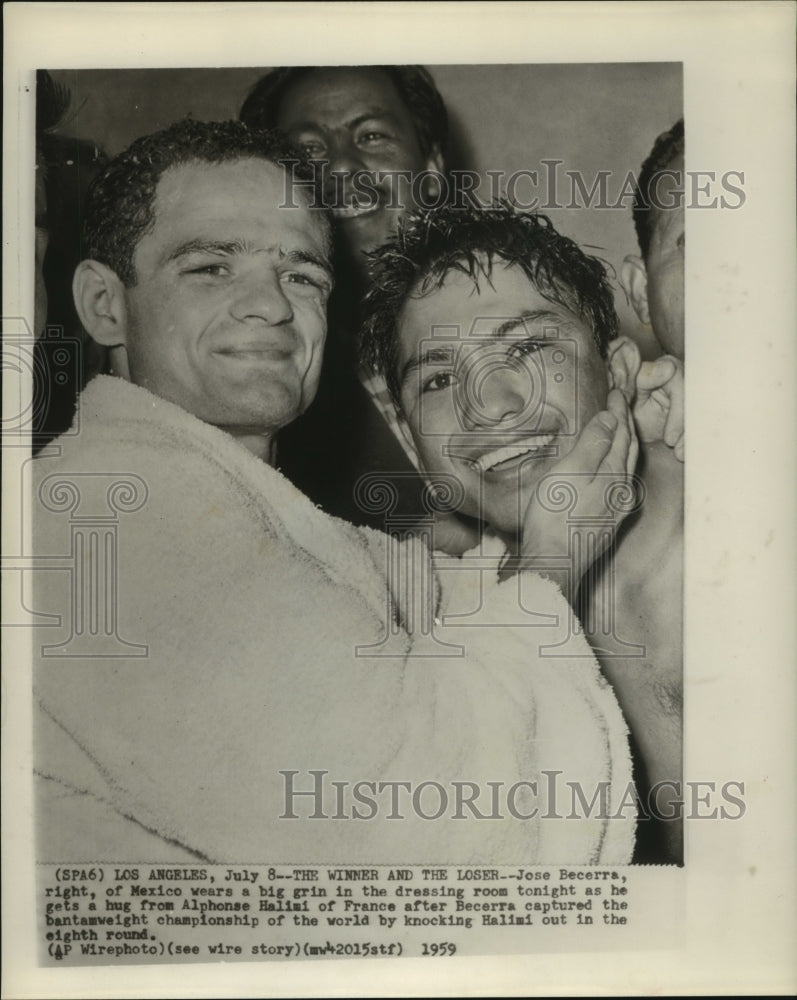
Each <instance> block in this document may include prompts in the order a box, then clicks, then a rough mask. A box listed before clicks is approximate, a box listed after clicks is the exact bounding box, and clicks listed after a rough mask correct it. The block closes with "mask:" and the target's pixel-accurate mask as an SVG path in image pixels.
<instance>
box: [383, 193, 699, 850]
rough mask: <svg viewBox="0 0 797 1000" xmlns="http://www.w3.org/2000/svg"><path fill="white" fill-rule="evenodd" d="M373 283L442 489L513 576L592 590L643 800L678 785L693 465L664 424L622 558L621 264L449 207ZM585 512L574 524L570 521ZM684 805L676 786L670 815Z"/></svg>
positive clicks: (419, 228) (397, 373) (625, 384)
mask: <svg viewBox="0 0 797 1000" xmlns="http://www.w3.org/2000/svg"><path fill="white" fill-rule="evenodd" d="M372 285H373V288H372V291H371V293H370V295H369V299H368V314H367V317H366V326H365V333H364V344H365V351H366V357H367V359H368V361H369V362H370V363H371V364H372V365H373V366H374V367H375V368H376V369H377V370H379V371H381V372H382V373H383V374H384V375H385V377H386V379H387V383H388V386H389V387H390V390H391V392H392V394H393V398H394V400H395V403H396V406H397V408H398V410H399V411H400V413H401V415H402V417H403V419H405V420H406V422H407V424H408V427H409V430H410V432H411V434H412V437H413V440H414V441H415V444H416V447H417V449H418V453H419V454H420V456H421V459H422V462H423V466H424V469H425V471H426V473H427V475H428V476H429V477H430V478H431V479H434V476H435V474H437V473H439V472H446V473H448V474H449V475H451V476H454V477H456V479H457V480H458V482H459V483H460V486H461V491H462V494H463V500H462V502H461V504H460V506H459V511H460V513H461V514H464V515H466V516H467V517H469V518H471V519H474V520H476V521H477V522H478V523H480V524H481V525H482V527H483V529H484V530H485V536H484V538H488V537H490V536H492V537H493V538H497V540H498V541H499V542H500V545H501V546H502V551H503V552H504V553H505V563H504V572H505V571H506V570H507V569H508V568H509V567H511V566H517V565H521V566H522V565H524V564H528V561H529V560H531V562H532V564H533V565H535V566H538V567H540V566H546V565H547V566H548V572H549V573H551V574H552V575H557V574H558V576H559V579H560V580H562V581H563V585H564V581H565V580H566V581H567V584H568V585H569V586H570V587H571V588H572V589H573V590H576V589H578V587H579V584H580V585H581V588H580V600H581V606H582V612H583V615H584V628H585V631H586V633H587V634H588V635H589V637H590V640H591V642H592V645H593V647H594V649H595V651H596V655H597V656H598V658H599V659H600V660H601V663H602V666H603V668H604V672H605V673H606V675H607V676H608V677H609V679H610V680H611V682H612V684H613V685H614V687H615V690H616V692H617V696H618V699H619V700H620V703H621V705H622V707H623V710H624V712H625V714H626V718H627V719H628V721H629V725H630V726H631V730H632V734H633V736H634V737H635V739H636V742H637V746H638V748H639V752H640V773H639V775H638V777H639V787H640V790H641V789H644V788H650V787H655V786H656V785H657V784H659V783H666V782H674V783H675V784H676V785H678V784H679V783H680V780H681V692H682V672H681V664H682V649H681V618H682V614H681V573H682V555H681V552H682V549H681V546H682V533H683V473H682V468H683V467H682V465H681V463H680V462H679V461H678V460H677V459H676V457H675V455H674V453H673V450H672V448H670V447H668V445H667V444H666V443H665V441H664V440H663V438H664V437H665V436H666V432H665V431H664V428H663V424H662V426H661V428H660V430H655V429H654V432H653V433H651V432H650V427H646V434H645V435H644V436H645V437H649V438H650V437H652V438H654V439H656V440H653V441H650V442H648V443H647V444H646V446H645V447H644V448H642V449H641V454H640V457H639V464H638V466H637V465H636V453H635V452H634V451H633V450H632V451H631V453H630V457H629V459H628V461H629V467H630V469H631V471H634V470H635V471H636V474H637V477H638V478H637V483H638V487H637V488H638V491H639V495H638V496H637V498H636V499H635V500H633V501H632V499H631V497H630V495H626V496H625V497H624V498H623V497H620V496H619V495H617V496H616V498H615V502H614V506H613V507H612V510H613V511H614V515H615V517H616V516H617V515H618V514H619V512H620V511H621V510H623V509H624V510H625V511H626V512H631V513H630V516H629V517H628V518H627V520H626V521H625V522H624V524H623V525H622V527H620V529H619V532H618V539H617V548H616V552H615V551H614V539H613V538H612V539H611V540H607V534H606V531H607V527H606V526H607V524H609V523H610V522H611V519H612V516H611V513H610V512H609V511H607V514H606V516H605V517H604V518H601V517H596V516H595V512H594V511H592V512H590V511H589V510H588V501H591V498H592V497H593V495H594V494H595V492H600V491H601V490H604V491H608V492H606V496H607V503H608V502H609V499H608V498H609V497H610V487H611V484H612V480H611V478H608V477H607V475H606V473H607V471H608V473H609V476H611V475H616V474H617V473H618V472H619V470H620V467H621V466H620V465H619V464H617V463H615V462H613V461H612V455H611V452H610V453H609V455H608V456H607V460H606V462H605V463H604V452H603V451H602V445H601V444H600V442H599V441H596V440H595V439H594V437H593V433H594V429H595V420H596V419H604V418H603V417H602V416H601V414H602V413H604V411H606V410H607V409H608V412H609V415H610V419H613V420H614V421H615V425H616V426H618V427H619V428H620V429H622V425H623V419H624V415H623V406H622V404H621V403H620V402H619V401H618V400H617V399H616V397H617V395H618V390H619V391H620V392H622V394H623V395H624V396H625V398H626V399H627V400H628V401H631V400H633V398H634V395H635V394H636V392H637V377H638V375H639V372H640V358H639V352H638V350H637V349H636V348H635V347H634V345H632V344H631V343H630V341H627V340H613V338H614V337H616V334H617V328H618V321H617V316H616V313H615V310H614V303H613V296H612V292H611V290H610V289H609V287H608V284H607V282H606V276H605V271H604V269H603V266H602V265H601V264H600V263H599V262H598V261H597V260H594V259H592V258H589V257H587V256H586V255H585V254H584V253H583V252H582V251H581V250H580V249H579V248H578V246H576V244H575V243H573V242H572V241H571V240H568V239H566V238H565V237H562V236H560V235H559V234H558V233H557V232H556V231H555V230H554V229H553V227H552V226H551V225H550V223H549V222H548V220H547V219H545V218H543V217H539V216H532V215H523V214H521V213H519V212H517V211H515V210H513V209H512V208H511V207H509V206H508V205H499V206H496V207H495V208H493V209H490V210H482V211H476V212H471V211H469V212H465V211H456V210H452V209H446V208H443V209H440V210H438V211H432V212H429V213H425V214H423V215H421V216H420V217H419V218H418V219H416V220H413V221H412V223H411V224H410V225H408V226H407V227H406V229H404V230H402V232H401V233H400V234H399V237H398V240H397V241H394V243H392V244H388V245H386V246H385V247H383V248H382V249H381V250H380V251H378V253H377V254H376V255H375V257H374V262H373V270H372ZM662 364H663V365H665V364H671V365H672V367H673V368H675V363H674V362H668V361H664V362H662ZM642 384H643V385H644V384H645V383H644V380H643V383H642ZM642 395H643V396H645V397H646V399H645V401H644V404H643V406H642V408H640V407H639V406H637V409H636V411H635V412H636V413H638V414H640V419H642V418H643V417H644V418H645V419H644V420H643V423H645V424H646V425H647V417H648V416H649V414H647V413H643V412H642V411H643V410H645V409H650V408H651V407H655V406H656V405H657V403H656V400H655V399H653V394H651V393H649V392H648V391H647V390H643V392H642ZM662 418H663V414H662V415H661V416H660V417H658V418H657V419H659V420H660V419H662ZM655 422H656V421H655V420H654V421H653V423H654V424H655ZM672 443H674V442H672ZM568 504H569V507H570V510H571V514H572V516H571V518H570V520H569V523H565V522H564V521H563V520H562V519H561V518H559V519H557V517H555V516H552V515H554V514H555V512H556V511H561V510H562V509H564V508H566V507H568ZM610 506H611V504H610ZM484 538H483V541H482V545H484V544H485V542H484ZM596 556H602V557H603V558H600V559H598V561H597V562H595V557H596ZM464 559H465V562H467V559H468V556H467V554H466V556H465V557H464ZM563 564H564V569H563V568H562V566H563ZM557 566H558V567H559V569H558V570H557V569H556V567H557ZM587 571H589V572H587ZM642 768H644V772H643V771H642ZM645 772H646V773H645ZM676 798H677V793H676V794H673V789H672V788H671V787H664V785H663V784H662V786H661V794H660V801H659V802H658V803H657V809H658V812H659V815H660V816H661V817H663V818H669V815H670V813H671V812H672V810H673V809H674V807H675V805H674V801H673V800H674V799H676ZM651 829H652V827H651ZM656 834H657V835H658V837H659V839H660V842H659V843H654V844H653V845H652V848H651V852H652V854H653V855H654V856H655V857H657V858H659V859H660V858H662V857H666V858H667V859H668V860H670V861H679V860H681V857H682V854H681V850H682V847H681V828H680V824H678V823H677V822H672V823H663V824H661V826H660V827H658V828H657V829H656Z"/></svg>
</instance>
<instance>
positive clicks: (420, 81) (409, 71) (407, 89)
mask: <svg viewBox="0 0 797 1000" xmlns="http://www.w3.org/2000/svg"><path fill="white" fill-rule="evenodd" d="M325 68H327V67H322V66H284V67H280V68H279V69H274V70H272V71H271V72H270V73H268V74H267V75H266V76H264V77H263V78H262V79H260V80H258V82H257V83H256V84H255V85H254V87H253V88H252V89H251V91H250V92H249V96H248V97H247V98H246V100H245V101H244V103H243V106H242V107H241V113H240V115H239V118H240V119H241V121H242V122H246V124H247V125H249V126H250V127H251V128H274V126H275V124H276V122H277V119H278V116H279V109H280V102H281V101H282V99H283V97H284V96H285V94H286V92H287V91H288V90H290V88H291V87H292V86H293V84H294V83H296V82H297V81H298V80H300V79H302V77H305V76H307V75H309V74H310V73H313V72H315V71H316V70H319V69H325ZM328 68H330V69H332V68H336V67H328ZM346 68H348V67H346ZM352 68H353V69H368V70H379V71H380V72H382V73H385V74H386V75H387V76H388V77H389V78H390V80H391V81H392V82H393V85H394V86H395V88H396V90H397V91H398V94H399V97H400V98H401V99H402V101H403V102H404V104H405V105H406V107H407V110H408V111H409V112H410V115H411V116H412V120H413V122H414V123H415V131H416V133H417V136H418V141H419V143H420V146H421V152H422V153H423V155H424V156H428V155H429V154H430V153H431V151H432V148H433V147H434V146H437V148H438V149H439V151H440V152H441V153H445V149H446V142H447V140H448V114H447V112H446V106H445V103H444V102H443V98H442V97H441V96H440V93H439V91H438V89H437V87H436V86H435V82H434V80H433V79H432V76H431V74H430V73H429V71H428V70H427V69H425V68H424V67H423V66H357V67H352Z"/></svg>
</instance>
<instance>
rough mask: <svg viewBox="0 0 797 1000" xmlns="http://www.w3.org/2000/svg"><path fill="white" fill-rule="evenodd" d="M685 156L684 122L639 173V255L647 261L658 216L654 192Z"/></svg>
mask: <svg viewBox="0 0 797 1000" xmlns="http://www.w3.org/2000/svg"><path fill="white" fill-rule="evenodd" d="M683 153H684V120H683V118H679V119H678V121H677V122H676V123H675V124H674V125H673V127H672V128H671V129H670V130H669V131H668V132H663V133H662V134H661V135H660V136H659V137H658V139H656V141H655V143H654V144H653V149H652V150H651V151H650V154H649V155H648V158H647V159H646V160H645V162H644V163H643V164H642V169H641V170H640V171H639V179H638V180H637V184H636V190H635V191H634V209H633V213H634V228H635V229H636V236H637V242H638V243H639V252H640V253H641V254H642V259H643V260H647V257H648V250H649V249H650V239H651V236H652V235H653V227H654V225H655V222H656V216H655V215H654V214H653V210H654V207H655V206H654V205H653V204H652V198H651V188H652V186H653V184H654V182H655V181H656V179H657V177H658V175H659V174H660V173H661V171H662V170H666V168H667V167H668V166H669V165H670V164H671V163H672V161H673V160H674V159H675V158H676V157H677V156H683Z"/></svg>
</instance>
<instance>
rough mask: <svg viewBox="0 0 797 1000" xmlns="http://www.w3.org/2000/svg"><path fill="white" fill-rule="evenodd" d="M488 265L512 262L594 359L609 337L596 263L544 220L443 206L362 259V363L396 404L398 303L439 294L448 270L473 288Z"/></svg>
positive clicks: (500, 208)
mask: <svg viewBox="0 0 797 1000" xmlns="http://www.w3.org/2000/svg"><path fill="white" fill-rule="evenodd" d="M496 265H501V266H505V265H506V266H511V265H517V266H518V267H520V268H521V269H522V270H523V273H524V274H525V275H526V276H527V277H528V279H529V281H530V282H531V283H532V284H533V285H534V287H535V288H536V289H537V291H538V292H539V293H540V295H542V297H543V298H545V299H548V301H550V302H555V303H558V304H559V305H562V306H564V307H565V308H566V309H568V310H569V311H570V312H572V313H573V314H574V315H576V316H578V317H579V318H581V319H582V320H584V321H585V322H586V323H587V324H588V325H589V327H590V328H591V330H592V333H593V338H594V341H595V344H596V346H597V348H598V351H599V353H600V355H601V357H606V354H607V347H608V344H609V341H610V340H612V339H613V338H614V337H616V336H617V333H618V329H619V322H618V319H617V313H616V311H615V308H614V295H613V294H612V290H611V288H610V287H609V283H608V280H607V277H606V269H605V267H604V265H603V264H602V263H601V261H599V260H597V259H596V258H594V257H590V256H588V255H587V254H585V253H584V251H583V250H582V249H581V248H580V247H579V246H578V244H576V243H575V242H574V241H573V240H571V239H568V238H567V237H566V236H562V235H561V234H559V233H557V231H556V230H555V229H554V227H553V225H552V224H551V221H550V219H548V218H547V216H544V215H539V214H528V213H523V212H520V211H518V210H517V209H516V208H514V207H513V206H511V205H510V204H509V203H507V202H504V201H501V202H497V203H496V204H494V205H493V206H491V207H490V208H475V209H467V210H465V209H458V208H456V207H454V206H443V207H440V208H434V209H432V210H430V211H425V212H419V213H416V214H414V215H412V216H410V217H409V218H408V219H406V220H405V221H404V223H403V224H402V225H401V226H400V228H399V231H398V234H397V235H396V237H395V238H394V239H393V240H391V242H389V243H387V244H385V245H384V246H382V247H380V248H379V249H378V250H375V251H374V252H373V253H372V254H369V272H370V277H371V289H370V291H369V293H368V295H367V296H366V300H365V319H364V323H363V328H362V333H361V352H362V360H363V363H364V364H365V365H366V366H367V367H369V368H371V369H372V370H373V371H374V372H377V373H380V374H382V375H383V376H384V378H385V381H386V382H387V386H388V389H389V390H390V394H391V397H392V398H393V402H394V403H395V404H396V406H398V407H399V408H400V407H401V401H400V390H401V385H400V381H399V327H400V323H401V313H402V309H403V307H404V304H405V303H406V301H407V300H408V299H409V298H410V297H413V298H415V297H423V296H424V295H428V294H430V293H431V292H434V291H435V290H437V289H439V288H440V287H441V286H442V285H443V284H444V282H445V280H446V277H447V276H448V275H449V274H450V273H451V272H459V273H461V274H466V275H468V277H470V278H471V279H472V280H473V282H474V284H475V285H477V286H478V283H479V281H480V280H481V279H484V280H487V281H489V280H490V276H491V274H492V271H493V269H494V268H495V266H496Z"/></svg>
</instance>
